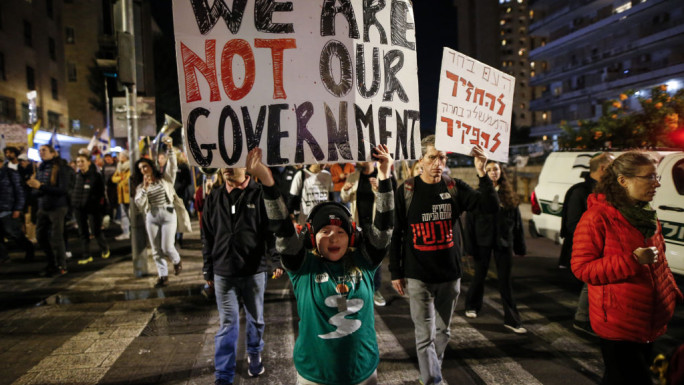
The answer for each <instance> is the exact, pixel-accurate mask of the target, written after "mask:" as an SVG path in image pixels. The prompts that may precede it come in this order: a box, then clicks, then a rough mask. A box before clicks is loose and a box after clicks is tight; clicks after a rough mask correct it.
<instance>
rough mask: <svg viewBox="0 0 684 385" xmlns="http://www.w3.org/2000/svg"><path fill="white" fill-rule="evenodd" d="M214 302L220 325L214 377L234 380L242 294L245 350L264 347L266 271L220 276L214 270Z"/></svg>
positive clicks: (256, 350)
mask: <svg viewBox="0 0 684 385" xmlns="http://www.w3.org/2000/svg"><path fill="white" fill-rule="evenodd" d="M214 288H215V292H216V305H217V306H218V311H219V318H220V319H221V325H220V327H219V330H218V332H217V333H216V337H215V339H214V343H215V349H216V350H215V354H214V367H215V369H216V372H215V373H216V378H217V379H222V380H227V381H228V382H233V377H235V361H236V360H235V356H236V353H237V342H238V336H239V334H240V303H239V302H238V296H241V297H242V300H243V302H244V308H245V318H246V321H247V322H246V324H247V338H246V341H247V353H248V354H252V353H260V352H261V351H262V350H263V349H264V338H263V337H264V291H265V289H266V273H265V272H264V273H258V274H255V275H252V276H249V277H222V276H220V275H218V274H214Z"/></svg>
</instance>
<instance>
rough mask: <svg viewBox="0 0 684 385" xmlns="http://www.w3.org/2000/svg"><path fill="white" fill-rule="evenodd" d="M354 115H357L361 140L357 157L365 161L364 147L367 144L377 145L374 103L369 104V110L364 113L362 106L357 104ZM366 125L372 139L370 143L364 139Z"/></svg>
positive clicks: (357, 132) (357, 130)
mask: <svg viewBox="0 0 684 385" xmlns="http://www.w3.org/2000/svg"><path fill="white" fill-rule="evenodd" d="M354 115H355V117H356V136H357V137H358V140H359V152H358V156H357V158H358V160H360V161H362V162H363V161H365V160H366V151H365V150H364V147H365V146H367V145H368V146H371V147H375V124H374V123H373V105H370V106H368V111H367V112H366V113H365V114H364V113H363V110H362V109H361V107H359V106H357V105H356V104H355V105H354ZM364 127H368V137H369V139H370V140H369V141H370V144H365V143H367V142H368V141H366V140H364V138H363V128H364ZM368 153H370V148H369V149H368Z"/></svg>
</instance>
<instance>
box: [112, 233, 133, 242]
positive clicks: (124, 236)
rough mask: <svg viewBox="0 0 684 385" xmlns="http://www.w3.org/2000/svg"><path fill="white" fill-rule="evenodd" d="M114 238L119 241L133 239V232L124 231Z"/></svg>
mask: <svg viewBox="0 0 684 385" xmlns="http://www.w3.org/2000/svg"><path fill="white" fill-rule="evenodd" d="M114 239H116V240H117V241H125V240H128V239H131V234H130V233H123V234H121V235H117V236H116V237H114Z"/></svg>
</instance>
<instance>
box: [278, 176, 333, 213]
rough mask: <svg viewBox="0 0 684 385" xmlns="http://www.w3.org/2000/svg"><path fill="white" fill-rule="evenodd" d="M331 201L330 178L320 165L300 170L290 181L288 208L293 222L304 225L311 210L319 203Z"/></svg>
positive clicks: (331, 184) (331, 186)
mask: <svg viewBox="0 0 684 385" xmlns="http://www.w3.org/2000/svg"><path fill="white" fill-rule="evenodd" d="M331 200H333V182H332V176H331V175H330V173H329V172H328V170H325V169H323V166H321V165H320V164H312V165H309V167H304V168H302V169H301V170H300V171H299V172H297V173H296V174H295V176H294V178H293V179H292V185H291V186H290V202H289V203H288V208H289V211H290V213H293V214H294V219H295V222H297V223H298V224H300V225H304V223H305V222H306V218H307V217H308V216H309V213H310V212H311V209H312V208H313V207H314V206H315V205H317V204H319V203H321V202H327V201H331Z"/></svg>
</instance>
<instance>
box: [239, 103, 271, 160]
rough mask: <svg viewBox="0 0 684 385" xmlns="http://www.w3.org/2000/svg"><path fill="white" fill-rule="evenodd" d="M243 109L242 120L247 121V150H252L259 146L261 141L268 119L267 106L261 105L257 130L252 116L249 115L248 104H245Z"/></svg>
mask: <svg viewBox="0 0 684 385" xmlns="http://www.w3.org/2000/svg"><path fill="white" fill-rule="evenodd" d="M241 110H242V121H243V122H245V134H246V135H247V152H249V151H252V149H253V148H257V147H259V143H260V142H261V133H262V132H264V122H265V121H266V106H261V108H260V109H259V117H258V118H257V124H256V130H255V129H254V127H253V126H252V118H251V117H250V116H249V109H248V108H247V107H246V106H243V107H242V108H241Z"/></svg>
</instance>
